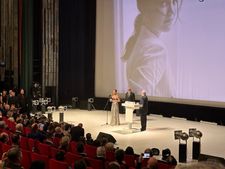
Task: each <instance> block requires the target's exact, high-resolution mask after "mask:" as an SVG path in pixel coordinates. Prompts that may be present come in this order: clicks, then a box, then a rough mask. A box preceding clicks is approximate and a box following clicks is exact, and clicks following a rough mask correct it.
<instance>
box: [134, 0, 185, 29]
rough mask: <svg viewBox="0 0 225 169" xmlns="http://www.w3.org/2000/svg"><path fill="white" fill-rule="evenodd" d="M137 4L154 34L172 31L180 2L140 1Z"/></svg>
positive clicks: (170, 0) (144, 20)
mask: <svg viewBox="0 0 225 169" xmlns="http://www.w3.org/2000/svg"><path fill="white" fill-rule="evenodd" d="M180 2H181V1H180ZM137 3H138V8H139V10H140V12H141V14H142V17H143V22H144V24H145V25H146V26H147V28H149V29H150V30H151V31H152V32H154V33H160V32H167V31H169V30H170V28H171V25H172V24H173V23H174V21H175V19H176V17H177V12H178V6H179V5H178V0H138V1H137Z"/></svg>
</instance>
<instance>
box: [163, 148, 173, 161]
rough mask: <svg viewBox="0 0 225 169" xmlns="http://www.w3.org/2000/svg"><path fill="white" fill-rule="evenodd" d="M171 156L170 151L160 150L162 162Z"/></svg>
mask: <svg viewBox="0 0 225 169" xmlns="http://www.w3.org/2000/svg"><path fill="white" fill-rule="evenodd" d="M170 155H171V151H170V149H168V148H166V149H164V150H162V160H166V159H167V158H168V157H169V156H170Z"/></svg>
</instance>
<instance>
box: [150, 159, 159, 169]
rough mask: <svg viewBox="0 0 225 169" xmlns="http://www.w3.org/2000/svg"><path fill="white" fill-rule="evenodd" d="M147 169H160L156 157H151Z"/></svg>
mask: <svg viewBox="0 0 225 169" xmlns="http://www.w3.org/2000/svg"><path fill="white" fill-rule="evenodd" d="M147 167H148V168H150V169H158V161H157V159H156V158H155V157H150V158H149V160H148V163H147Z"/></svg>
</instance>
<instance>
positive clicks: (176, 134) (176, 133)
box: [174, 130, 182, 140]
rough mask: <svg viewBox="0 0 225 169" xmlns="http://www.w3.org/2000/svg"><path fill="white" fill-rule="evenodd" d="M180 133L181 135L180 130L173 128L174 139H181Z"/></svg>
mask: <svg viewBox="0 0 225 169" xmlns="http://www.w3.org/2000/svg"><path fill="white" fill-rule="evenodd" d="M181 135H182V130H175V131H174V139H175V140H178V139H181Z"/></svg>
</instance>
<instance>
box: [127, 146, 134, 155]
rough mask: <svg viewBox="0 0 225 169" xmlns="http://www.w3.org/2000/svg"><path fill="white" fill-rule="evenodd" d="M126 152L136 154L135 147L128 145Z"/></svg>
mask: <svg viewBox="0 0 225 169" xmlns="http://www.w3.org/2000/svg"><path fill="white" fill-rule="evenodd" d="M125 154H127V155H134V149H133V147H131V146H128V147H127V148H126V150H125Z"/></svg>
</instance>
